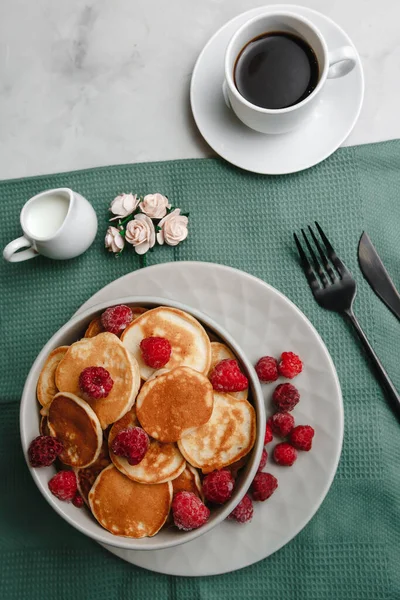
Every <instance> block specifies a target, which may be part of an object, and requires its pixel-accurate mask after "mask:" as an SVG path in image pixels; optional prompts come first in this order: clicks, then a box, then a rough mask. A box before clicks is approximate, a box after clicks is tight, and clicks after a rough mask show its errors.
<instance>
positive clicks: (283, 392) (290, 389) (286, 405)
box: [272, 383, 300, 412]
mask: <svg viewBox="0 0 400 600" xmlns="http://www.w3.org/2000/svg"><path fill="white" fill-rule="evenodd" d="M299 400H300V394H299V390H298V389H297V388H295V387H294V385H292V384H291V383H280V384H279V385H277V386H276V388H275V390H274V393H273V394H272V401H273V402H274V404H275V406H277V407H278V408H279V410H280V411H282V412H287V411H289V410H293V409H294V407H295V406H296V404H297V403H298V402H299Z"/></svg>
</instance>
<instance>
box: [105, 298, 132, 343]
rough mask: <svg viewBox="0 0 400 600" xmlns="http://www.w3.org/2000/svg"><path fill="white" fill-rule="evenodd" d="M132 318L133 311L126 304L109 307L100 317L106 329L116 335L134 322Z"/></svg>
mask: <svg viewBox="0 0 400 600" xmlns="http://www.w3.org/2000/svg"><path fill="white" fill-rule="evenodd" d="M132 319H133V316H132V311H131V309H130V308H129V306H125V304H120V305H119V306H111V307H110V308H107V310H105V311H104V312H103V314H102V315H101V318H100V320H101V324H102V325H103V328H104V330H105V331H109V332H110V333H114V334H115V335H120V334H121V333H122V332H123V331H124V329H126V326H127V325H129V323H131V322H132Z"/></svg>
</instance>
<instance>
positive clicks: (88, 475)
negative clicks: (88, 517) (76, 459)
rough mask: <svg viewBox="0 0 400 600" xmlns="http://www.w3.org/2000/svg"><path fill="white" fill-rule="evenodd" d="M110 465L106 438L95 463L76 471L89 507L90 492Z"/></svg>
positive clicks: (80, 488) (79, 484)
mask: <svg viewBox="0 0 400 600" xmlns="http://www.w3.org/2000/svg"><path fill="white" fill-rule="evenodd" d="M110 464H111V459H110V456H109V454H108V443H107V440H106V439H105V438H104V439H103V443H102V445H101V449H100V454H99V456H98V457H97V459H96V460H95V461H94V463H93V464H91V465H90V467H86V468H85V469H74V471H75V473H76V480H77V482H78V489H79V492H80V494H81V496H82V498H83V499H84V501H85V502H86V504H87V505H89V492H90V490H91V488H92V485H93V484H94V482H95V481H96V478H97V476H98V475H99V473H101V471H102V470H103V469H105V468H106V467H108V465H110Z"/></svg>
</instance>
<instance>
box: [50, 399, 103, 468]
mask: <svg viewBox="0 0 400 600" xmlns="http://www.w3.org/2000/svg"><path fill="white" fill-rule="evenodd" d="M47 422H48V426H49V430H50V435H52V436H53V437H56V438H57V439H58V440H59V441H60V442H62V443H63V445H64V450H63V452H62V453H61V454H60V456H59V459H60V460H61V462H63V463H64V464H65V465H69V466H70V467H79V468H83V467H88V466H89V465H91V464H92V463H94V462H95V460H96V459H97V458H98V456H99V454H100V450H101V444H102V441H103V431H102V429H101V427H100V422H99V420H98V418H97V416H96V413H95V412H94V411H93V409H92V408H90V406H89V404H87V403H86V402H85V401H84V400H82V399H81V398H78V396H74V394H69V393H67V392H59V393H58V394H56V395H55V396H54V399H53V402H52V403H51V404H50V408H49V415H48V418H47Z"/></svg>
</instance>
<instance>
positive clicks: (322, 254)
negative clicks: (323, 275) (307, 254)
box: [308, 225, 336, 283]
mask: <svg viewBox="0 0 400 600" xmlns="http://www.w3.org/2000/svg"><path fill="white" fill-rule="evenodd" d="M308 229H309V231H310V233H311V237H312V239H313V240H314V244H315V246H316V248H317V250H318V252H319V255H320V257H321V259H322V263H323V265H324V267H325V270H326V272H327V273H328V275H329V279H330V280H331V282H332V283H335V280H336V277H335V273H334V272H333V271H332V268H331V265H330V264H329V261H328V259H327V258H326V254H325V252H324V251H323V250H322V248H321V244H320V243H319V241H318V239H317V237H316V235H315V233H314V231H313V230H312V228H311V227H310V225H309V226H308Z"/></svg>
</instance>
